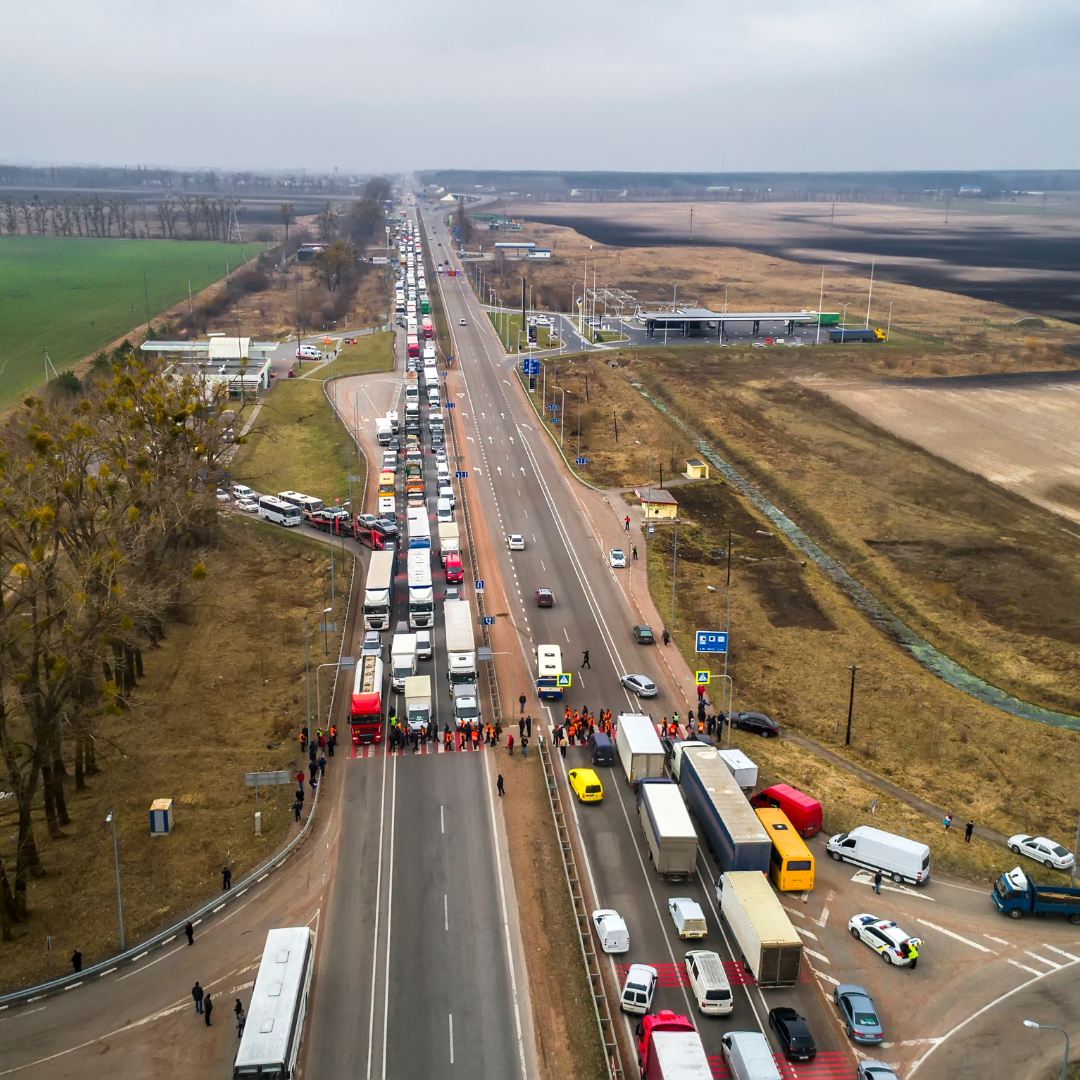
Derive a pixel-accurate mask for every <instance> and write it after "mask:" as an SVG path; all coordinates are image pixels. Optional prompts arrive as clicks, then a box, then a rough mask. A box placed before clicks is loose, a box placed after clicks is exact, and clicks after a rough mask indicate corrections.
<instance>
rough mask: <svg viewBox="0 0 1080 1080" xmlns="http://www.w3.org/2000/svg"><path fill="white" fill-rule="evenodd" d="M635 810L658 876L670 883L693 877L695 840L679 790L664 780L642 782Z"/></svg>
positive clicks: (695, 834)
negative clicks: (670, 881) (669, 880)
mask: <svg viewBox="0 0 1080 1080" xmlns="http://www.w3.org/2000/svg"><path fill="white" fill-rule="evenodd" d="M637 809H638V819H639V820H640V822H641V831H642V832H643V833H644V834H645V844H646V846H647V847H648V849H649V858H650V859H651V860H652V864H653V866H654V867H655V868H656V870H657V872H658V873H660V874H663V875H664V877H666V878H670V879H671V880H677V879H679V878H691V877H693V876H694V870H695V869H696V867H697V843H698V839H697V833H696V832H694V823H693V822H692V821H691V820H690V815H689V813H687V810H686V804H685V803H684V802H683V797H682V792H680V791H679V788H678V786H677V785H676V784H673V783H672V782H671V781H670V780H665V779H655V780H642V781H641V783H640V784H638V792H637Z"/></svg>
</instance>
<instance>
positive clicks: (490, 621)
mask: <svg viewBox="0 0 1080 1080" xmlns="http://www.w3.org/2000/svg"><path fill="white" fill-rule="evenodd" d="M480 621H481V622H482V623H483V624H484V626H494V625H495V616H494V615H485V616H484V617H483V618H482V619H481V620H480Z"/></svg>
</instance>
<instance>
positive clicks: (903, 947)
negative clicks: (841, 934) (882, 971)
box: [847, 913, 922, 967]
mask: <svg viewBox="0 0 1080 1080" xmlns="http://www.w3.org/2000/svg"><path fill="white" fill-rule="evenodd" d="M847 925H848V930H849V931H851V936H852V937H853V938H854V939H855V940H856V941H861V942H863V943H864V944H866V945H869V946H870V948H871V949H873V950H874V951H875V952H876V953H878V955H879V956H880V957H881V959H882V960H884V961H885V963H886V964H895V965H896V966H897V967H905V966H907V965H908V964H910V963H911V953H910V950H909V946H910V947H912V948H914V950H915V955H916V957H918V949H919V947H920V946H921V945H922V939H921V938H917V937H911V936H910V935H909V934H906V933H905V932H904V931H903V930H901V929H900V927H899V926H897V925H896V923H894V922H890V921H889V920H888V919H879V918H878V917H877V916H876V915H868V914H865V913H864V914H861V915H852V916H851V918H850V919H848V924H847Z"/></svg>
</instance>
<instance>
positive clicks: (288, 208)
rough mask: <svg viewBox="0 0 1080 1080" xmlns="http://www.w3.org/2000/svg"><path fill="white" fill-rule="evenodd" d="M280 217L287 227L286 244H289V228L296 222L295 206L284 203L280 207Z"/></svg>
mask: <svg viewBox="0 0 1080 1080" xmlns="http://www.w3.org/2000/svg"><path fill="white" fill-rule="evenodd" d="M278 217H279V218H280V219H281V222H282V224H283V225H284V226H285V243H286V244H287V243H288V242H289V226H290V225H291V224H292V223H293V222H294V221H296V214H295V213H294V207H293V204H292V203H291V202H283V203H282V204H281V205H280V206H279V207H278Z"/></svg>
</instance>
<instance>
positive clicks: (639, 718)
mask: <svg viewBox="0 0 1080 1080" xmlns="http://www.w3.org/2000/svg"><path fill="white" fill-rule="evenodd" d="M615 748H616V750H618V751H619V760H620V761H621V762H622V767H623V771H624V772H625V773H626V779H627V780H629V781H630V783H631V784H636V783H637V782H638V781H639V780H646V779H648V778H649V777H659V776H663V775H664V747H663V746H662V745H661V743H660V736H659V735H657V734H656V726H655V725H654V724H653V722H652V717H651V716H646V715H645V714H644V713H619V720H618V726H617V727H616V729H615Z"/></svg>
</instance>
